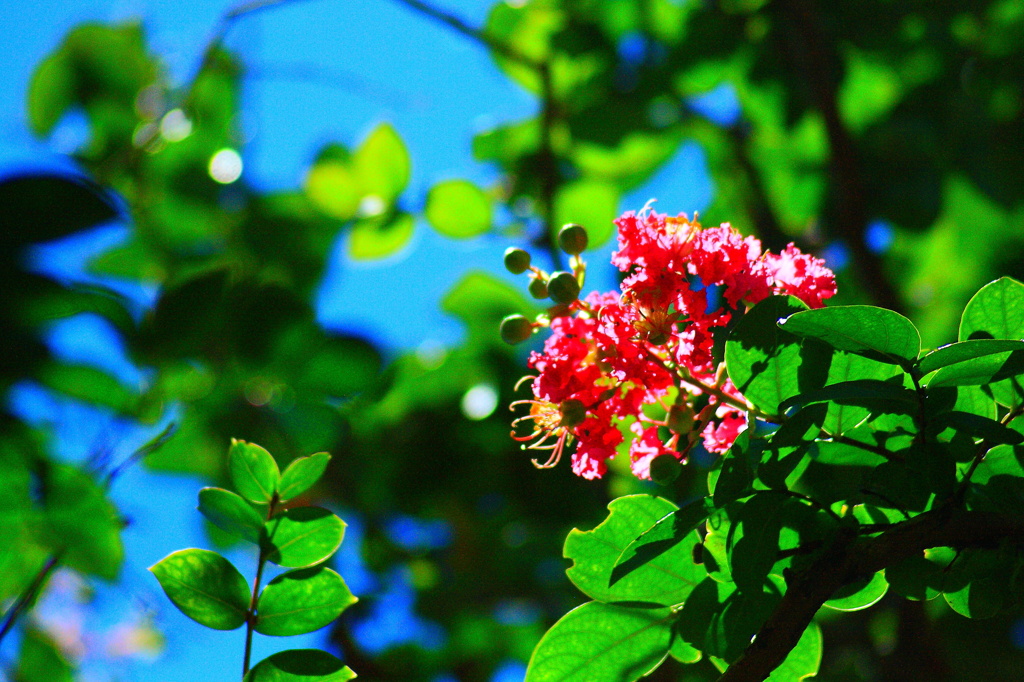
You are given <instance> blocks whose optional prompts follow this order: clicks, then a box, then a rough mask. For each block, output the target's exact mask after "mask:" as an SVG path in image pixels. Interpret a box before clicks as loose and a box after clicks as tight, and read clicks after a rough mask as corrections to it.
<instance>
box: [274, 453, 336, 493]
mask: <svg viewBox="0 0 1024 682" xmlns="http://www.w3.org/2000/svg"><path fill="white" fill-rule="evenodd" d="M330 461H331V456H330V455H329V454H327V453H326V452H318V453H316V454H315V455H310V456H308V457H299V458H298V459H296V460H294V461H293V462H292V463H291V464H289V465H288V467H287V468H286V469H285V470H284V473H283V474H281V490H280V492H279V493H278V494H279V495H280V497H281V501H282V502H286V501H288V500H290V499H292V498H293V497H295V496H296V495H301V494H302V493H304V492H306V491H307V490H309V489H310V488H311V487H313V484H314V483H316V482H317V481H319V480H320V477H321V476H323V475H324V471H326V470H327V463H328V462H330Z"/></svg>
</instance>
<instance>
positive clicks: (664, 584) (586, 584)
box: [563, 495, 704, 606]
mask: <svg viewBox="0 0 1024 682" xmlns="http://www.w3.org/2000/svg"><path fill="white" fill-rule="evenodd" d="M608 510H609V512H610V513H609V515H608V518H606V519H605V520H604V521H603V522H601V524H600V525H599V526H598V527H597V528H595V529H593V530H591V531H587V532H583V531H580V530H578V529H573V530H572V531H571V532H570V533H569V536H568V537H567V538H566V539H565V550H564V552H563V553H564V555H565V557H566V558H567V559H572V561H573V565H572V566H571V567H570V568H569V569H568V570H567V571H566V573H567V574H568V576H569V579H570V580H572V582H573V583H574V584H575V585H576V587H578V588H579V589H580V590H582V591H583V592H584V593H586V594H587V595H588V596H589V597H591V598H593V599H596V600H597V601H602V602H646V603H653V604H663V605H665V606H670V605H672V604H678V603H681V602H682V601H683V600H685V599H686V595H688V594H689V593H690V590H692V589H693V586H694V585H696V584H697V583H698V582H700V581H701V580H702V579H703V578H704V569H703V567H702V566H700V565H698V564H695V563H694V562H693V548H694V547H695V546H696V545H698V544H700V536H699V535H697V533H696V531H692V532H691V533H690V534H689V536H688V537H687V538H686V539H685V540H684V541H682V542H679V543H677V544H676V545H675V546H673V547H672V548H671V549H668V550H666V551H665V552H664V553H662V554H660V555H658V556H656V557H654V558H652V559H650V560H649V561H647V562H646V563H644V564H643V565H642V566H639V567H638V568H636V569H634V570H633V571H631V572H630V573H629V574H628V575H624V576H622V577H621V579H619V580H617V581H615V582H614V583H613V582H612V571H613V569H614V567H615V564H616V563H617V562H618V560H619V557H620V555H622V553H623V550H625V549H626V548H627V547H628V546H629V545H630V544H631V543H632V542H633V540H635V539H636V538H637V537H638V536H639V535H640V534H641V533H643V532H644V531H645V530H647V529H648V528H650V527H651V526H653V525H654V524H655V523H657V521H658V520H659V519H661V518H663V517H665V516H666V515H668V514H669V513H671V512H673V511H675V510H676V506H675V505H674V504H672V503H671V502H669V501H667V500H665V499H662V498H660V497H653V496H651V495H629V496H626V497H619V498H617V499H614V500H612V501H611V502H610V503H609V504H608Z"/></svg>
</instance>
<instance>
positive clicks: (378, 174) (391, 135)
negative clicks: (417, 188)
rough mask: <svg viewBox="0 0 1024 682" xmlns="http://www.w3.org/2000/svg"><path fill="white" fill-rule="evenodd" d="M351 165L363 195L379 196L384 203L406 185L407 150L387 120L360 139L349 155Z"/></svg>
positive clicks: (391, 202) (395, 196)
mask: <svg viewBox="0 0 1024 682" xmlns="http://www.w3.org/2000/svg"><path fill="white" fill-rule="evenodd" d="M352 167H353V169H354V170H355V174H356V177H358V178H359V185H360V187H361V189H362V191H363V196H372V197H378V198H379V199H380V200H381V201H383V202H384V204H385V205H386V206H390V205H391V204H393V203H394V201H395V199H397V198H398V195H399V194H401V193H402V190H404V189H405V188H406V186H407V185H408V184H409V173H410V161H409V150H408V149H406V147H405V143H404V142H402V138H401V137H399V135H398V132H397V131H396V130H395V129H394V128H393V127H392V126H391V125H390V124H388V123H381V124H380V125H378V126H377V127H376V128H374V129H373V131H372V132H371V133H370V135H369V136H368V137H367V138H366V139H365V140H363V143H362V144H361V145H359V148H358V149H356V150H355V152H354V153H353V154H352Z"/></svg>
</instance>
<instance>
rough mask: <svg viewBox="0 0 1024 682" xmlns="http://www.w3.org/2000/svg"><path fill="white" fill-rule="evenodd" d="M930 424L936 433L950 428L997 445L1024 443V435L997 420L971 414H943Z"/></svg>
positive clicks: (955, 412) (935, 417)
mask: <svg viewBox="0 0 1024 682" xmlns="http://www.w3.org/2000/svg"><path fill="white" fill-rule="evenodd" d="M933 420H934V421H933V422H932V423H931V424H930V426H931V428H932V429H934V431H935V433H941V432H942V430H943V429H946V428H950V429H953V430H955V431H958V432H960V433H964V434H966V435H968V436H970V437H971V438H983V439H985V440H986V441H988V442H989V443H992V444H995V445H1016V444H1018V443H1020V442H1024V434H1022V433H1021V432H1020V431H1015V430H1014V429H1011V428H1010V427H1008V426H1006V425H1005V424H1002V423H1000V422H998V421H996V420H995V419H989V418H988V417H981V416H978V415H976V414H971V413H970V412H958V411H952V412H942V413H940V414H937V415H935V416H934V417H933Z"/></svg>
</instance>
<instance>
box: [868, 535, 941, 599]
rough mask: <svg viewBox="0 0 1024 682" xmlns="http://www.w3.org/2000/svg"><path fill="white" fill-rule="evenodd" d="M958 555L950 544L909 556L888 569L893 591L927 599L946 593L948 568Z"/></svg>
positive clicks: (887, 576) (912, 597) (903, 595)
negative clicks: (945, 585)
mask: <svg viewBox="0 0 1024 682" xmlns="http://www.w3.org/2000/svg"><path fill="white" fill-rule="evenodd" d="M954 557H956V551H955V550H953V549H950V548H949V547H934V548H932V549H926V550H925V551H924V553H923V554H921V555H920V556H916V557H912V558H910V559H905V560H903V561H900V562H898V563H896V564H893V565H892V566H889V567H887V568H886V569H885V579H886V581H887V582H888V583H889V585H890V586H891V587H892V591H893V592H895V593H896V594H898V595H900V596H902V597H905V598H907V599H914V600H917V601H924V600H927V599H934V598H935V597H937V596H939V595H940V594H941V593H942V586H943V581H944V580H945V576H946V569H947V567H949V565H950V564H951V563H952V562H953V559H954Z"/></svg>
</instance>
